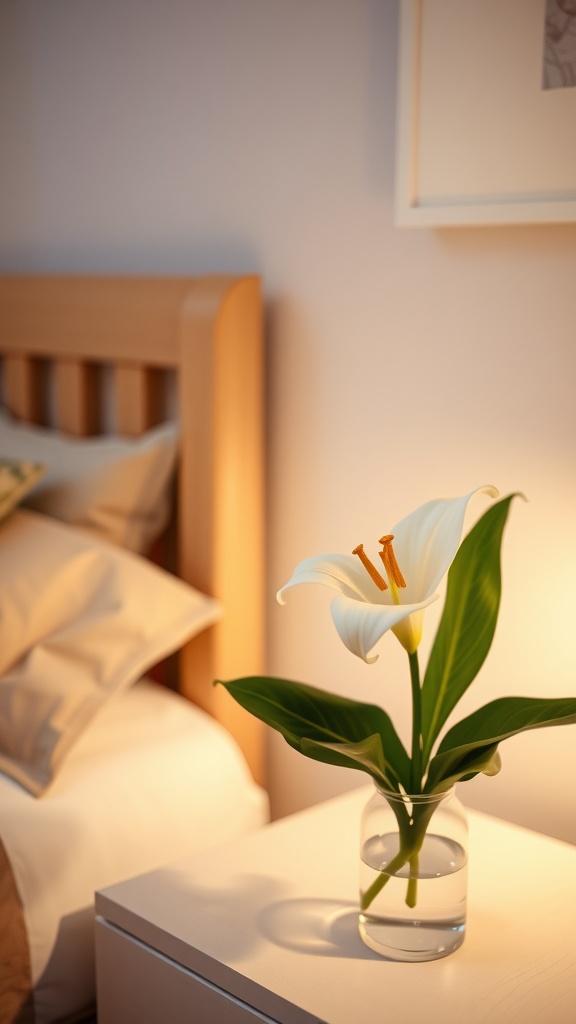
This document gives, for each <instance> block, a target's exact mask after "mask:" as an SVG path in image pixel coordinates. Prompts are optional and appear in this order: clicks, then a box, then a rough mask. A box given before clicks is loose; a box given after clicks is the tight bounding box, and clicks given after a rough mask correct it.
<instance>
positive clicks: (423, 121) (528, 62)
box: [396, 0, 576, 227]
mask: <svg viewBox="0 0 576 1024" xmlns="http://www.w3.org/2000/svg"><path fill="white" fill-rule="evenodd" d="M400 10H401V19H400V54H399V89H398V132H397V162H396V223H397V224H398V225H399V226H409V225H415V226H418V225H421V226H438V227H440V226H449V225H473V224H513V223H516V224H520V223H525V224H530V223H544V222H555V223H568V222H573V221H576V0H400Z"/></svg>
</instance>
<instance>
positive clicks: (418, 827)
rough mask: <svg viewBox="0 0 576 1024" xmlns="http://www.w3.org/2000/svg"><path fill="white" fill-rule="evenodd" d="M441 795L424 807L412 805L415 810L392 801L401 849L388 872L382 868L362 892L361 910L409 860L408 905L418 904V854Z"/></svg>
mask: <svg viewBox="0 0 576 1024" xmlns="http://www.w3.org/2000/svg"><path fill="white" fill-rule="evenodd" d="M442 796H443V795H442ZM442 796H439V797H438V799H437V800H433V801H431V802H430V803H428V802H427V803H426V804H424V805H421V806H418V805H416V806H413V808H412V811H410V810H409V809H408V807H407V805H406V804H404V803H403V802H401V803H400V804H399V806H397V803H398V801H396V800H394V801H391V802H390V806H391V808H392V810H393V812H394V814H395V815H396V820H397V821H398V832H399V835H400V848H399V850H398V853H397V854H396V856H395V857H393V858H392V860H391V861H390V863H389V864H388V865H387V867H386V871H380V872H379V873H378V875H377V876H376V878H375V879H374V881H373V882H372V884H371V885H370V886H369V887H368V888H367V889H366V892H365V893H363V895H362V897H361V901H360V907H361V909H362V910H367V909H368V907H369V906H370V904H371V903H372V902H373V901H374V900H375V899H376V896H378V893H380V892H381V891H382V889H383V888H384V886H385V885H386V884H387V882H389V881H390V879H391V878H392V876H393V875H396V874H397V873H398V871H399V870H400V869H401V868H402V867H404V865H405V864H407V863H410V877H409V879H408V886H407V890H406V904H407V906H409V907H415V906H416V898H417V882H418V854H419V853H420V850H421V849H422V844H423V842H424V839H425V837H426V832H427V829H428V825H429V824H430V819H431V817H432V815H433V814H434V811H435V810H436V808H437V807H438V804H439V803H440V802H441V800H442Z"/></svg>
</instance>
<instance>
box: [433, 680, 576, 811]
mask: <svg viewBox="0 0 576 1024" xmlns="http://www.w3.org/2000/svg"><path fill="white" fill-rule="evenodd" d="M574 723H576V697H556V698H540V697H499V698H498V699H497V700H493V701H491V702H490V703H489V704H485V705H484V707H482V708H479V709H478V710H477V711H474V712H473V713H472V714H471V715H469V716H468V717H467V718H463V719H462V721H461V722H458V723H457V724H456V725H454V726H453V727H452V728H451V729H450V730H449V731H448V732H447V733H446V735H445V737H444V739H443V740H442V742H441V744H440V746H439V748H438V753H437V754H436V756H435V757H433V758H432V761H431V762H430V770H429V772H428V778H427V780H426V790H427V792H436V791H437V790H438V787H439V785H440V784H441V783H442V784H443V783H444V782H445V781H447V780H448V779H449V778H451V777H452V775H453V774H454V772H455V771H456V772H458V771H460V769H461V768H462V769H464V768H466V767H467V766H468V767H471V766H472V763H473V760H474V757H475V756H476V754H478V757H479V759H480V761H482V758H483V757H485V758H486V759H487V760H486V763H487V766H488V767H489V768H490V764H491V760H490V758H491V755H490V750H491V749H492V748H493V749H494V750H495V749H496V747H497V746H498V744H499V743H501V742H502V740H506V739H509V738H510V737H511V736H517V735H518V733H521V732H526V731H527V730H529V729H544V728H547V727H548V726H555V725H572V724H574ZM472 771H473V773H474V774H477V773H478V771H484V772H486V774H491V772H490V771H486V768H484V767H480V768H478V767H477V766H474V767H473V768H472ZM460 778H461V779H465V778H472V775H471V774H470V775H469V774H467V773H466V772H463V774H462V775H461V776H460ZM454 781H457V780H454Z"/></svg>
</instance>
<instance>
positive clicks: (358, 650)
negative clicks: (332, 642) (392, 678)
mask: <svg viewBox="0 0 576 1024" xmlns="http://www.w3.org/2000/svg"><path fill="white" fill-rule="evenodd" d="M437 599H438V594H432V595H431V596H430V597H428V598H426V600H425V601H418V602H415V603H413V604H380V605H378V604H365V603H363V602H360V601H358V600H357V599H354V598H350V597H344V596H340V597H335V598H334V600H333V601H331V603H330V611H331V613H332V620H333V622H334V625H335V626H336V629H337V631H338V635H339V636H340V639H341V640H342V643H343V644H344V645H345V646H346V647H347V648H348V650H349V651H351V652H352V654H356V655H357V656H358V657H359V658H362V660H363V661H365V662H366V663H367V664H368V665H370V664H372V663H373V662H374V661H377V660H378V655H377V654H375V655H373V656H372V657H369V656H368V655H369V653H370V651H371V650H372V648H373V647H374V645H375V644H376V643H378V640H380V638H381V637H382V636H383V635H384V633H386V631H387V630H389V629H393V628H394V627H395V626H397V625H398V623H400V622H402V621H403V620H404V619H406V618H408V616H409V615H412V614H414V613H415V612H420V611H422V609H424V608H427V607H428V605H429V604H432V603H433V602H434V601H436V600H437Z"/></svg>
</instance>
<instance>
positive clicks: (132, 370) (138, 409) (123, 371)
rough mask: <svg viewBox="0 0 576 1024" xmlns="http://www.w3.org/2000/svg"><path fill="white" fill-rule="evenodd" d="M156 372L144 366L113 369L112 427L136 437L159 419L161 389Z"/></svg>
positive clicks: (161, 410) (122, 366)
mask: <svg viewBox="0 0 576 1024" xmlns="http://www.w3.org/2000/svg"><path fill="white" fill-rule="evenodd" d="M162 383H163V382H162V380H161V376H160V373H159V371H157V370H154V369H150V368H147V367H144V366H137V365H136V366H131V365H120V366H117V367H116V369H115V380H114V390H115V405H116V429H117V431H118V433H119V434H125V435H127V436H137V435H138V434H142V433H144V431H145V430H148V429H149V428H150V427H154V426H155V425H156V424H157V423H160V422H161V421H162V419H163V398H164V389H163V387H162Z"/></svg>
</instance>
